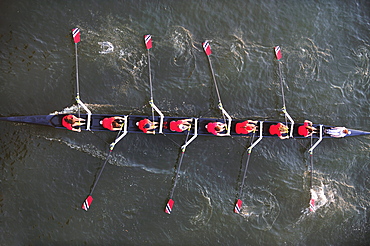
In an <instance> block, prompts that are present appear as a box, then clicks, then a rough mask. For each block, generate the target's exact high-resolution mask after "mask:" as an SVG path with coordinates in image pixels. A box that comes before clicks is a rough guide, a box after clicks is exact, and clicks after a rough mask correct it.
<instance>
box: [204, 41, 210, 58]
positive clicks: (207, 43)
mask: <svg viewBox="0 0 370 246" xmlns="http://www.w3.org/2000/svg"><path fill="white" fill-rule="evenodd" d="M202 46H203V50H204V52H205V53H206V55H207V56H209V55H210V54H212V50H211V45H209V42H208V41H207V40H206V41H204V42H203V43H202Z"/></svg>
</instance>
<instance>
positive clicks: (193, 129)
mask: <svg viewBox="0 0 370 246" xmlns="http://www.w3.org/2000/svg"><path fill="white" fill-rule="evenodd" d="M72 36H73V41H74V43H75V57H76V85H77V86H76V88H77V90H76V91H77V93H76V102H77V105H78V114H77V116H78V118H82V119H83V120H84V122H85V124H83V125H79V126H78V131H80V130H84V131H90V132H95V131H110V130H109V129H106V128H104V127H103V126H102V124H101V122H102V120H103V119H105V118H110V117H115V116H118V117H121V118H122V119H123V120H122V123H121V124H120V125H121V126H120V128H119V130H118V131H117V132H118V133H117V136H116V138H115V140H114V141H113V142H112V143H111V144H110V148H109V154H108V155H107V158H106V160H105V162H104V164H103V166H102V168H101V169H100V170H99V173H98V175H97V178H96V179H95V181H94V183H93V185H92V188H91V190H90V193H89V194H88V196H87V198H86V199H85V200H84V202H83V204H82V209H83V210H85V211H88V209H89V208H90V206H91V203H92V201H93V197H92V194H93V192H94V190H95V187H96V185H97V183H98V181H99V179H100V176H101V174H102V172H103V170H104V168H105V166H106V164H107V161H108V159H109V157H110V155H111V153H112V151H113V149H114V147H115V146H116V144H117V143H118V142H119V141H120V140H121V139H123V138H124V137H125V136H126V135H127V134H128V133H144V132H143V131H142V130H140V129H139V127H138V124H137V123H138V122H140V121H141V120H143V119H150V120H152V121H154V122H159V126H158V127H157V128H156V129H154V130H153V131H152V133H151V134H153V135H158V134H164V135H169V134H175V135H186V140H185V142H184V145H182V146H181V151H182V154H181V158H180V160H179V163H178V166H177V168H176V172H175V177H174V182H173V185H172V189H171V192H170V195H169V197H168V201H167V204H166V207H165V212H166V213H167V214H171V212H172V208H173V206H174V200H173V195H174V190H175V187H176V184H177V181H178V178H179V177H180V175H179V173H180V167H181V164H182V160H183V157H184V154H185V150H186V148H187V146H188V145H189V144H190V143H191V142H192V141H193V140H194V139H195V138H196V137H197V136H198V135H202V136H218V137H247V138H250V139H251V141H250V142H251V144H250V146H249V148H248V157H247V161H246V164H245V168H244V174H243V176H242V178H241V185H240V190H239V193H238V199H237V200H236V203H235V207H234V212H235V213H240V211H241V209H242V200H241V198H242V193H243V187H244V181H245V178H246V176H247V171H248V164H249V160H250V154H251V152H252V149H253V148H254V147H255V146H256V145H257V144H258V143H259V142H260V141H261V140H262V138H264V137H278V136H277V135H276V134H273V135H272V134H270V127H271V126H272V125H277V124H279V123H280V122H279V121H262V120H255V121H253V123H254V124H255V125H256V129H255V130H254V131H252V132H250V133H248V134H238V133H237V132H236V129H237V124H238V123H242V122H245V121H246V120H248V121H249V120H250V119H232V118H231V117H230V115H229V114H228V113H227V112H226V110H225V109H224V107H223V105H222V101H221V97H220V93H219V91H218V87H217V82H216V78H215V74H214V71H213V67H212V62H211V59H210V55H211V54H212V50H211V47H210V44H209V42H208V41H205V42H203V43H202V46H203V49H204V52H205V54H206V55H207V59H208V62H209V67H210V70H211V74H212V79H213V82H214V87H215V90H216V92H217V96H218V108H219V109H220V110H221V113H222V118H203V117H201V118H195V117H193V118H191V120H192V122H191V124H190V128H188V129H187V130H185V131H183V132H177V131H171V129H170V125H171V124H170V123H171V122H172V121H178V120H184V119H189V118H190V117H172V116H164V115H163V113H162V112H161V111H160V110H159V109H158V107H157V106H156V105H155V104H154V99H153V88H152V87H153V83H152V79H151V68H150V52H149V50H150V49H151V48H152V39H151V35H149V34H148V35H145V36H144V42H145V46H146V48H147V52H148V75H149V76H148V79H149V84H150V101H149V105H150V106H151V109H152V115H151V116H145V115H112V114H92V113H91V111H90V110H89V108H88V107H87V106H86V105H85V104H84V103H83V102H82V101H81V99H80V93H79V80H78V55H77V44H78V43H79V42H80V30H79V29H78V28H74V29H72ZM274 49H275V55H276V59H277V60H278V65H279V78H280V85H281V90H282V91H281V92H282V99H283V100H282V102H283V107H282V111H283V113H284V115H285V122H284V123H285V125H286V126H287V127H288V132H287V133H286V136H284V138H307V137H305V136H302V135H300V134H299V132H300V131H299V129H300V127H305V126H304V123H296V122H294V120H293V119H292V117H291V116H290V115H289V114H288V112H287V109H286V105H285V97H284V90H283V87H284V86H283V78H282V73H281V67H280V66H281V65H280V64H281V62H280V59H281V58H282V54H281V49H280V47H279V46H276V47H275V48H274ZM80 107H82V108H83V109H84V110H85V111H86V113H87V114H81V113H80ZM155 113H157V114H158V116H157V115H155ZM65 116H67V114H60V113H56V114H49V115H30V116H11V117H0V121H10V122H16V123H26V124H36V125H42V126H49V127H53V128H57V129H66V128H65V127H64V126H63V124H62V121H63V118H64V117H65ZM287 119H289V122H288V120H287ZM211 122H221V123H224V124H225V125H226V127H225V130H224V132H221V133H220V135H214V134H212V133H210V132H209V131H208V130H207V125H208V124H209V123H211ZM312 126H313V127H314V128H316V131H315V132H314V133H313V134H311V136H310V138H311V147H310V149H309V150H308V151H309V153H310V156H311V158H310V160H311V182H310V183H311V184H310V186H311V190H310V191H311V199H310V203H309V204H310V211H315V209H316V208H315V200H316V198H315V194H314V190H313V184H312V175H313V174H312V173H313V172H312V170H313V150H314V149H315V148H316V147H317V146H318V144H319V143H320V142H321V141H322V139H323V138H336V136H332V135H330V134H327V130H329V129H331V128H333V126H329V125H323V124H312ZM347 130H349V132H348V133H347V134H346V135H345V136H344V137H348V136H361V135H370V132H366V131H361V130H355V129H347ZM273 132H274V131H273ZM189 136H192V137H191V138H190V139H189ZM255 136H258V139H254V138H255ZM341 136H342V135H341ZM342 137H343V136H342ZM312 138H316V139H318V140H317V141H316V143H314V144H312Z"/></svg>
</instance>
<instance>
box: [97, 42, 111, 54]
mask: <svg viewBox="0 0 370 246" xmlns="http://www.w3.org/2000/svg"><path fill="white" fill-rule="evenodd" d="M98 44H99V45H100V48H101V49H102V50H101V51H99V53H100V54H109V53H112V52H113V51H114V46H113V44H112V43H111V42H108V41H104V42H98Z"/></svg>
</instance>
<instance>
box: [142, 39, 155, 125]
mask: <svg viewBox="0 0 370 246" xmlns="http://www.w3.org/2000/svg"><path fill="white" fill-rule="evenodd" d="M144 42H145V46H146V49H147V51H148V76H149V84H150V101H151V102H152V103H153V102H154V100H153V84H152V72H151V69H150V53H149V50H150V49H151V48H152V46H153V44H152V36H151V35H150V34H147V35H144ZM152 117H153V122H154V109H153V107H152Z"/></svg>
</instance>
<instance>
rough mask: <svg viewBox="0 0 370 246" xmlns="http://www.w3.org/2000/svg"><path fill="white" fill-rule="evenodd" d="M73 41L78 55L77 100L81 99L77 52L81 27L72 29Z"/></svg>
mask: <svg viewBox="0 0 370 246" xmlns="http://www.w3.org/2000/svg"><path fill="white" fill-rule="evenodd" d="M72 37H73V42H74V43H75V57H76V91H77V92H76V100H79V99H80V85H79V83H78V54H77V44H78V43H79V42H80V41H81V37H80V29H79V28H73V29H72ZM78 118H80V104H78Z"/></svg>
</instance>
